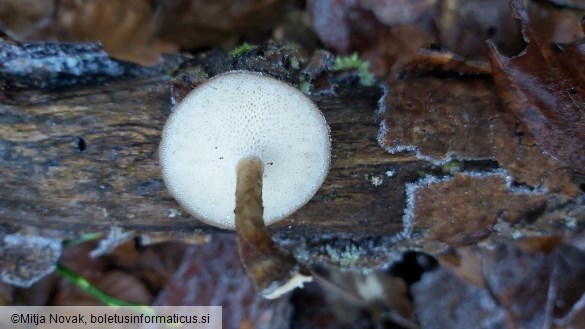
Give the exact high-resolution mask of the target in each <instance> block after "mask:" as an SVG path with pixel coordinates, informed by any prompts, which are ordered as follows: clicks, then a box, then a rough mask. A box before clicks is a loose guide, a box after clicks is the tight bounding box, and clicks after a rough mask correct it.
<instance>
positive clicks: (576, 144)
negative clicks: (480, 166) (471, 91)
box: [488, 0, 585, 173]
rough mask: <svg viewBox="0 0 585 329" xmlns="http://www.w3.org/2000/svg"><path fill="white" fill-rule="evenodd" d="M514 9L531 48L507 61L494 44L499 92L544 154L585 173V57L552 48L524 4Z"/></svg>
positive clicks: (492, 58) (516, 3)
mask: <svg viewBox="0 0 585 329" xmlns="http://www.w3.org/2000/svg"><path fill="white" fill-rule="evenodd" d="M510 4H511V7H512V14H513V16H514V17H515V18H517V19H519V20H520V22H521V24H522V33H523V35H524V39H525V40H526V41H527V42H528V45H527V47H526V49H525V50H524V51H523V52H522V53H520V54H519V55H518V56H515V57H512V58H507V57H505V56H503V55H501V54H500V53H499V52H498V51H497V49H496V47H495V45H494V44H493V42H490V41H488V45H489V47H490V61H491V64H492V71H493V79H494V83H495V85H496V89H497V90H498V93H499V95H500V97H501V98H502V99H503V101H504V103H505V106H506V107H507V108H508V109H509V110H510V111H512V112H513V113H514V115H515V116H516V117H517V118H518V120H519V121H520V122H521V124H522V125H524V126H526V128H528V130H529V131H530V133H531V134H532V135H534V138H535V139H536V142H537V143H538V145H539V146H540V147H541V148H542V150H543V151H544V152H546V153H548V154H549V155H550V156H552V157H553V158H554V159H556V160H557V161H559V162H560V163H562V164H563V165H565V166H568V167H571V168H572V169H574V170H576V171H579V172H581V173H585V142H584V141H585V68H582V67H579V65H578V63H580V62H582V61H583V58H582V57H583V56H585V55H584V53H583V52H572V55H573V56H569V55H568V54H567V53H565V50H564V49H563V48H561V47H560V46H555V47H550V46H549V45H548V44H546V43H545V42H544V41H543V40H542V39H541V38H540V37H539V36H538V35H537V34H536V33H535V32H534V30H533V29H532V28H531V27H530V25H529V21H528V14H527V13H526V10H525V8H524V5H523V3H522V1H516V0H512V1H511V3H510ZM575 56H577V57H575Z"/></svg>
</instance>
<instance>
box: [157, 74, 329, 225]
mask: <svg viewBox="0 0 585 329" xmlns="http://www.w3.org/2000/svg"><path fill="white" fill-rule="evenodd" d="M159 152H160V163H161V166H162V172H163V178H164V181H165V183H166V185H167V187H168V189H169V190H170V192H171V194H172V195H173V196H174V197H175V199H177V200H178V201H179V203H180V204H181V205H182V206H183V207H184V208H185V209H187V210H188V211H189V213H191V214H192V215H193V216H195V217H196V218H198V219H200V220H202V221H204V222H206V223H208V224H211V225H214V226H219V227H222V228H230V229H234V228H235V222H234V208H235V204H236V201H235V190H236V165H237V163H238V160H240V159H242V158H244V157H247V156H258V157H259V158H260V159H261V160H262V162H263V164H264V177H263V186H262V198H263V204H264V222H265V223H266V225H269V224H272V223H274V222H276V221H278V220H280V219H283V218H285V217H287V216H288V215H290V214H291V213H293V212H294V211H296V210H297V209H299V208H300V207H302V206H303V205H304V204H305V203H307V202H308V201H309V200H310V199H311V197H313V195H314V194H315V193H316V192H317V190H318V189H319V186H321V184H322V183H323V181H324V180H325V176H326V175H327V172H328V171H329V161H330V153H331V141H330V137H329V126H327V123H326V121H325V118H324V117H323V115H322V114H321V112H320V111H319V109H318V108H317V106H316V105H315V104H314V103H313V102H312V101H311V100H310V99H308V98H307V97H306V96H305V95H303V93H301V92H300V91H299V90H298V89H296V88H295V87H293V86H290V85H288V84H286V83H284V82H281V81H279V80H276V79H273V78H270V77H266V76H263V75H260V74H257V73H251V72H228V73H224V74H221V75H218V76H215V77H213V78H212V79H209V80H208V81H206V82H205V83H203V84H202V85H200V86H199V87H197V88H196V89H194V90H193V91H191V92H190V93H189V94H188V95H187V96H186V97H185V98H184V99H183V100H182V101H181V102H180V103H179V104H178V105H177V107H176V108H175V111H174V112H173V114H172V115H171V116H170V117H169V119H168V120H167V122H166V124H165V127H164V130H163V133H162V141H161V145H160V150H159Z"/></svg>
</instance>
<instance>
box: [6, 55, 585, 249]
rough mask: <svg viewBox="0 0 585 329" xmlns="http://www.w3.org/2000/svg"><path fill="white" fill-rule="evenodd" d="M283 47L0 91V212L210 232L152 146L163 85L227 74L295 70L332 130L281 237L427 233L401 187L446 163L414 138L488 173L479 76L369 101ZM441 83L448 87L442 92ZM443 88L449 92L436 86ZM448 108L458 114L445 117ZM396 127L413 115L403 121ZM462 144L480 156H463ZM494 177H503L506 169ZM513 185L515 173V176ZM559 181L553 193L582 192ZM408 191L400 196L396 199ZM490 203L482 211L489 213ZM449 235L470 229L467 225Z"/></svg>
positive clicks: (81, 224) (409, 86) (51, 220)
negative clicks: (308, 189) (172, 188)
mask: <svg viewBox="0 0 585 329" xmlns="http://www.w3.org/2000/svg"><path fill="white" fill-rule="evenodd" d="M293 52H294V51H292V50H290V49H289V50H286V49H283V48H278V47H275V46H270V45H269V46H268V47H266V48H263V49H259V48H258V49H255V50H252V51H250V52H248V53H246V54H245V55H243V56H242V57H237V58H230V57H228V55H226V54H220V53H217V52H216V53H213V52H212V53H211V54H206V55H202V56H201V57H200V58H198V59H195V60H194V61H192V62H190V63H189V64H190V65H187V66H183V68H182V71H179V73H178V74H177V76H176V78H175V80H174V81H173V83H171V81H169V80H168V78H166V77H162V76H158V77H157V76H155V77H152V76H151V77H150V78H144V77H143V78H139V77H134V78H128V79H127V80H124V81H118V82H114V83H111V84H109V85H100V86H92V87H89V86H86V87H78V88H76V89H68V90H55V91H38V90H36V91H35V90H32V91H31V90H29V91H10V92H4V93H3V94H0V104H2V106H1V114H2V115H1V116H0V155H1V157H2V176H0V183H1V184H2V186H3V187H4V188H3V189H2V193H0V220H1V221H2V222H4V223H9V224H10V223H13V224H27V225H33V226H39V227H47V228H59V229H76V230H83V231H89V230H107V229H109V228H110V227H111V226H116V227H119V228H122V229H128V230H136V231H138V232H155V231H156V232H165V231H167V232H168V231H181V232H189V231H202V232H213V231H217V230H218V229H216V228H212V227H210V226H208V225H205V224H203V223H201V222H199V221H197V220H194V219H193V218H192V217H190V216H189V215H188V214H187V212H186V211H183V210H182V209H181V208H180V206H179V204H178V203H177V202H176V201H175V200H174V199H173V198H172V197H171V196H170V194H169V193H168V192H167V191H166V188H165V186H164V183H163V180H162V177H161V173H160V168H159V164H158V144H159V142H160V133H161V129H162V126H163V124H164V122H165V120H166V118H167V117H168V115H169V113H170V109H171V85H172V84H174V87H175V93H174V96H175V99H177V97H179V98H180V95H182V94H184V93H186V92H188V90H190V89H191V88H193V87H194V86H196V85H197V84H198V83H200V82H201V81H203V80H205V79H206V77H207V76H213V75H215V74H218V73H221V72H225V71H228V70H255V71H260V72H263V73H264V74H268V75H271V76H275V77H279V78H280V79H283V80H285V81H288V82H289V83H299V82H300V81H302V80H303V79H305V81H308V82H309V83H311V86H312V88H313V89H311V90H312V91H313V96H312V97H311V98H312V99H313V100H314V101H315V102H316V103H317V105H318V106H319V108H320V109H321V110H322V111H323V113H324V115H325V117H326V119H327V122H328V123H329V125H330V127H331V137H332V163H331V170H330V172H329V175H328V177H327V179H326V180H325V182H324V184H323V185H322V187H321V189H320V190H319V192H318V193H317V194H316V195H315V197H314V198H313V199H312V200H311V201H310V202H309V203H308V204H307V205H305V206H304V207H303V208H301V209H300V210H299V211H297V212H296V213H294V214H292V215H291V216H290V217H289V218H288V219H286V220H284V221H281V222H279V223H278V224H275V225H273V226H271V227H269V230H270V231H272V233H275V234H277V235H278V236H280V237H284V236H286V237H290V238H294V237H305V236H308V237H311V236H313V237H316V238H319V237H325V236H328V234H331V235H332V236H337V237H340V236H344V237H357V238H363V237H367V236H383V237H392V236H395V235H396V234H398V233H399V232H405V233H408V234H407V235H408V237H410V238H413V241H417V240H418V239H419V238H422V239H423V240H424V239H426V235H425V232H428V228H426V227H418V226H414V227H413V226H412V222H409V223H407V224H408V225H407V227H404V225H403V218H406V219H412V218H410V217H412V216H411V215H412V214H413V213H415V212H413V209H411V208H409V207H411V206H412V205H413V204H414V203H415V201H416V200H417V199H416V196H414V195H412V194H413V193H416V191H417V189H419V188H420V187H423V185H424V184H428V183H430V182H437V181H438V180H440V179H442V178H445V177H451V175H452V174H453V172H452V171H453V168H451V167H452V166H451V165H449V164H447V165H445V164H441V163H437V160H436V159H435V160H434V161H435V162H433V161H432V160H431V159H429V156H428V154H426V153H425V152H426V149H425V148H424V147H423V146H424V145H426V144H425V143H426V142H428V141H435V140H438V142H439V144H438V145H439V146H440V145H441V144H440V143H442V142H445V140H448V141H451V139H453V138H455V139H457V140H454V141H451V142H449V143H448V146H449V145H450V146H449V147H448V148H440V149H436V146H432V151H440V152H443V153H445V154H446V155H447V154H448V155H449V156H448V157H447V160H448V159H449V158H450V157H451V156H452V157H453V159H455V160H460V161H456V162H457V163H456V167H457V168H458V169H457V170H456V171H461V172H463V173H467V174H469V175H476V174H477V173H478V172H479V173H481V172H484V173H485V172H492V171H493V170H495V169H497V168H498V163H497V162H496V160H497V157H495V156H494V154H493V153H492V152H494V150H497V149H495V148H494V142H493V140H494V136H493V135H494V134H495V133H496V132H497V131H495V130H494V128H493V127H492V126H493V125H492V123H493V122H492V121H493V120H496V119H497V118H499V117H500V116H502V115H504V114H503V113H501V112H500V110H501V109H500V105H499V103H498V100H497V97H496V95H495V93H493V90H492V86H491V84H490V83H489V81H486V80H483V82H482V81H476V82H477V83H471V82H470V81H469V80H468V81H467V82H466V81H465V80H458V79H450V80H437V79H430V78H427V79H426V80H425V79H415V80H404V81H400V80H398V81H395V80H392V81H390V83H389V88H390V90H389V93H388V94H387V95H386V96H385V97H384V99H383V100H380V98H381V97H382V90H381V89H380V88H378V87H362V86H359V85H358V84H357V83H355V81H354V80H355V79H353V78H352V75H351V73H349V72H336V73H334V72H330V71H327V70H328V68H327V65H324V66H323V67H321V66H318V67H319V68H318V69H314V68H312V66H311V65H307V66H305V67H304V68H303V67H302V66H299V65H298V60H297V65H296V66H295V65H293V64H291V63H294V62H295V61H293V60H291V58H293V57H292V56H294V54H293ZM321 55H322V54H321ZM321 55H319V53H317V52H316V54H315V55H314V57H313V59H312V60H311V61H313V60H314V59H316V60H318V61H321V62H323V63H326V62H328V61H325V60H323V59H322V58H320V57H319V56H321ZM315 56H317V57H315ZM321 57H323V56H321ZM325 57H327V56H325ZM311 61H309V63H311ZM193 74H194V75H193ZM352 79H353V80H352ZM352 81H354V82H352ZM453 85H456V86H457V88H455V89H453V88H450V87H453ZM432 86H435V87H434V88H430V87H432ZM441 86H445V88H447V90H445V91H444V92H443V91H442V89H441ZM449 86H450V87H449ZM429 88H430V89H429ZM406 91H408V92H406ZM455 91H458V92H455ZM417 100H420V101H421V102H422V103H421V104H422V105H420V106H416V107H417V109H418V110H419V111H422V112H427V114H425V113H422V114H421V115H420V120H419V121H416V120H414V121H413V119H415V118H416V115H415V114H416V111H414V110H413V109H411V107H412V106H413V104H414V103H416V102H415V101H417ZM380 104H381V105H382V106H384V107H386V108H387V109H386V111H385V112H384V113H381V112H380V111H379V109H378V106H379V105H380ZM470 107H471V108H470ZM471 109H472V110H471ZM459 117H461V118H463V119H461V120H459V119H457V120H455V119H454V118H459ZM403 121H404V122H403ZM381 122H382V123H383V124H382V128H389V129H391V130H383V131H381V126H380V123H381ZM401 122H402V123H401ZM405 122H406V123H409V122H410V123H412V122H414V123H416V124H415V125H414V127H410V126H409V125H408V124H406V123H405ZM469 123H474V124H473V125H470V124H469ZM488 126H489V127H491V128H490V129H487V127H488ZM409 127H410V128H409ZM441 127H446V128H447V130H446V132H447V133H446V135H445V134H443V135H442V134H439V132H440V131H443V130H441V129H442V128H441ZM477 127H480V128H481V129H479V128H477ZM508 128H509V129H512V130H513V129H514V128H513V127H512V128H510V127H508ZM508 128H506V129H508ZM411 130H412V131H411ZM401 131H402V132H403V133H406V135H405V136H409V134H410V135H412V134H414V135H413V136H415V137H416V138H415V139H414V140H413V141H412V143H407V144H404V145H406V146H408V147H406V148H405V150H406V149H408V150H418V152H419V153H420V154H419V158H417V157H416V156H415V154H414V153H416V152H402V153H397V154H389V153H388V151H387V150H386V149H388V150H391V149H400V147H397V146H396V145H394V146H392V145H391V144H389V141H390V140H392V141H394V140H395V139H396V140H401V139H400V138H397V137H396V138H391V139H389V138H390V136H392V135H391V134H392V133H396V132H401ZM388 132H390V134H389V133H388ZM449 132H451V133H449ZM453 132H458V134H454V133H453ZM453 135H456V136H458V137H453ZM497 135H498V136H499V135H500V133H497ZM512 135H514V133H513V134H512ZM470 136H473V138H470ZM379 139H380V141H381V142H382V144H383V146H384V147H381V146H380V144H379ZM402 139H404V138H402ZM510 142H511V143H515V140H514V139H513V138H512V139H511V140H510ZM401 145H402V144H400V145H398V146H401ZM404 145H402V146H404ZM446 145H447V144H446ZM471 146H473V147H475V148H476V149H477V150H479V151H481V152H480V153H481V154H475V153H474V155H473V156H469V154H468V153H469V152H470V151H469V150H468V148H469V147H471ZM520 146H522V145H520ZM488 149H489V150H491V151H488ZM461 150H464V151H466V152H467V153H465V152H462V151H461ZM394 151H395V150H394ZM468 151H469V152H468ZM439 158H443V157H442V156H441V157H439ZM501 165H502V164H501V163H500V166H501ZM504 168H505V167H504ZM492 174H494V173H493V172H492ZM497 174H498V175H506V173H505V171H499V172H498V173H497ZM425 177H427V178H429V179H426V178H425ZM550 177H552V176H550ZM570 177H571V176H570V175H569V176H567V177H565V178H567V179H568V180H570ZM514 181H518V182H520V183H522V182H523V180H517V178H516V177H514ZM568 184H572V183H570V182H569V183H568ZM533 187H536V186H533ZM570 187H571V188H572V189H569V188H562V189H561V188H559V189H558V190H560V191H561V192H563V191H564V193H566V194H568V195H575V194H579V193H580V192H579V191H577V190H575V187H574V186H573V185H571V186H570ZM409 188H410V190H411V193H410V194H411V196H410V197H411V201H412V202H411V203H412V204H407V192H408V189H409ZM549 188H550V186H549ZM573 190H574V191H573ZM567 191H568V192H571V193H568V192H567ZM441 197H442V196H441ZM471 197H472V198H473V197H475V196H471ZM477 197H480V196H479V195H478V196H477ZM519 206H520V207H521V206H522V205H519ZM571 207H573V206H571ZM571 209H572V208H571ZM571 209H569V210H571ZM500 210H501V209H493V213H494V214H495V216H496V217H497V216H499V215H498V213H499V211H500ZM525 210H526V209H520V210H519V211H520V212H521V213H522V211H525ZM553 210H554V209H553ZM569 210H568V211H569ZM416 213H417V214H418V212H416ZM405 214H406V215H405ZM449 214H450V212H448V214H447V215H446V216H447V217H448V218H443V217H441V218H436V220H439V221H444V220H448V221H450V222H451V223H454V224H455V223H456V222H457V221H460V220H463V221H469V220H475V217H474V216H480V214H475V213H474V214H469V216H467V215H466V216H464V217H465V218H459V217H457V218H455V217H453V216H452V215H449ZM549 222H550V221H549ZM493 225H495V223H492V224H491V225H490V227H488V228H487V229H488V231H490V232H491V226H493ZM551 225H552V224H551ZM553 226H554V225H553ZM557 226H558V225H557ZM454 227H457V228H461V227H464V226H461V225H456V224H455V225H454ZM555 227H556V226H555ZM549 228H550V227H549ZM549 228H547V229H544V231H547V232H548V231H549ZM413 229H414V230H413ZM544 231H542V232H544ZM459 233H460V234H470V233H471V234H472V235H474V236H475V233H473V232H467V231H465V230H464V232H459ZM474 241H475V240H474Z"/></svg>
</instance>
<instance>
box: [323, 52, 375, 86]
mask: <svg viewBox="0 0 585 329" xmlns="http://www.w3.org/2000/svg"><path fill="white" fill-rule="evenodd" d="M333 70H334V71H346V70H356V71H357V74H358V76H359V78H360V83H361V84H362V85H364V86H371V85H373V84H374V75H373V74H372V72H370V63H368V61H364V60H362V59H360V58H359V56H358V54H357V53H353V54H351V55H350V56H338V57H335V62H334V63H333Z"/></svg>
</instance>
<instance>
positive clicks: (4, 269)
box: [0, 233, 62, 288]
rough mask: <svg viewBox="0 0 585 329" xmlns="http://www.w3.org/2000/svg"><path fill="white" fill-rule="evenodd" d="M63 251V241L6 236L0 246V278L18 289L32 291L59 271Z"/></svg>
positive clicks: (24, 236) (15, 235) (38, 237)
mask: <svg viewBox="0 0 585 329" xmlns="http://www.w3.org/2000/svg"><path fill="white" fill-rule="evenodd" d="M61 250H62V248H61V240H59V239H51V238H45V237H40V236H34V235H33V236H27V235H22V234H19V233H14V234H8V235H5V236H4V238H3V241H2V245H1V246H0V259H1V261H0V268H1V273H0V277H1V279H2V281H4V282H6V283H9V284H12V285H15V286H18V287H25V288H26V287H30V286H31V285H32V284H33V283H35V282H37V281H38V280H40V279H41V278H43V277H44V276H46V275H48V274H50V273H52V272H53V271H54V270H55V264H56V263H57V261H58V260H59V257H60V256H61Z"/></svg>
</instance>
